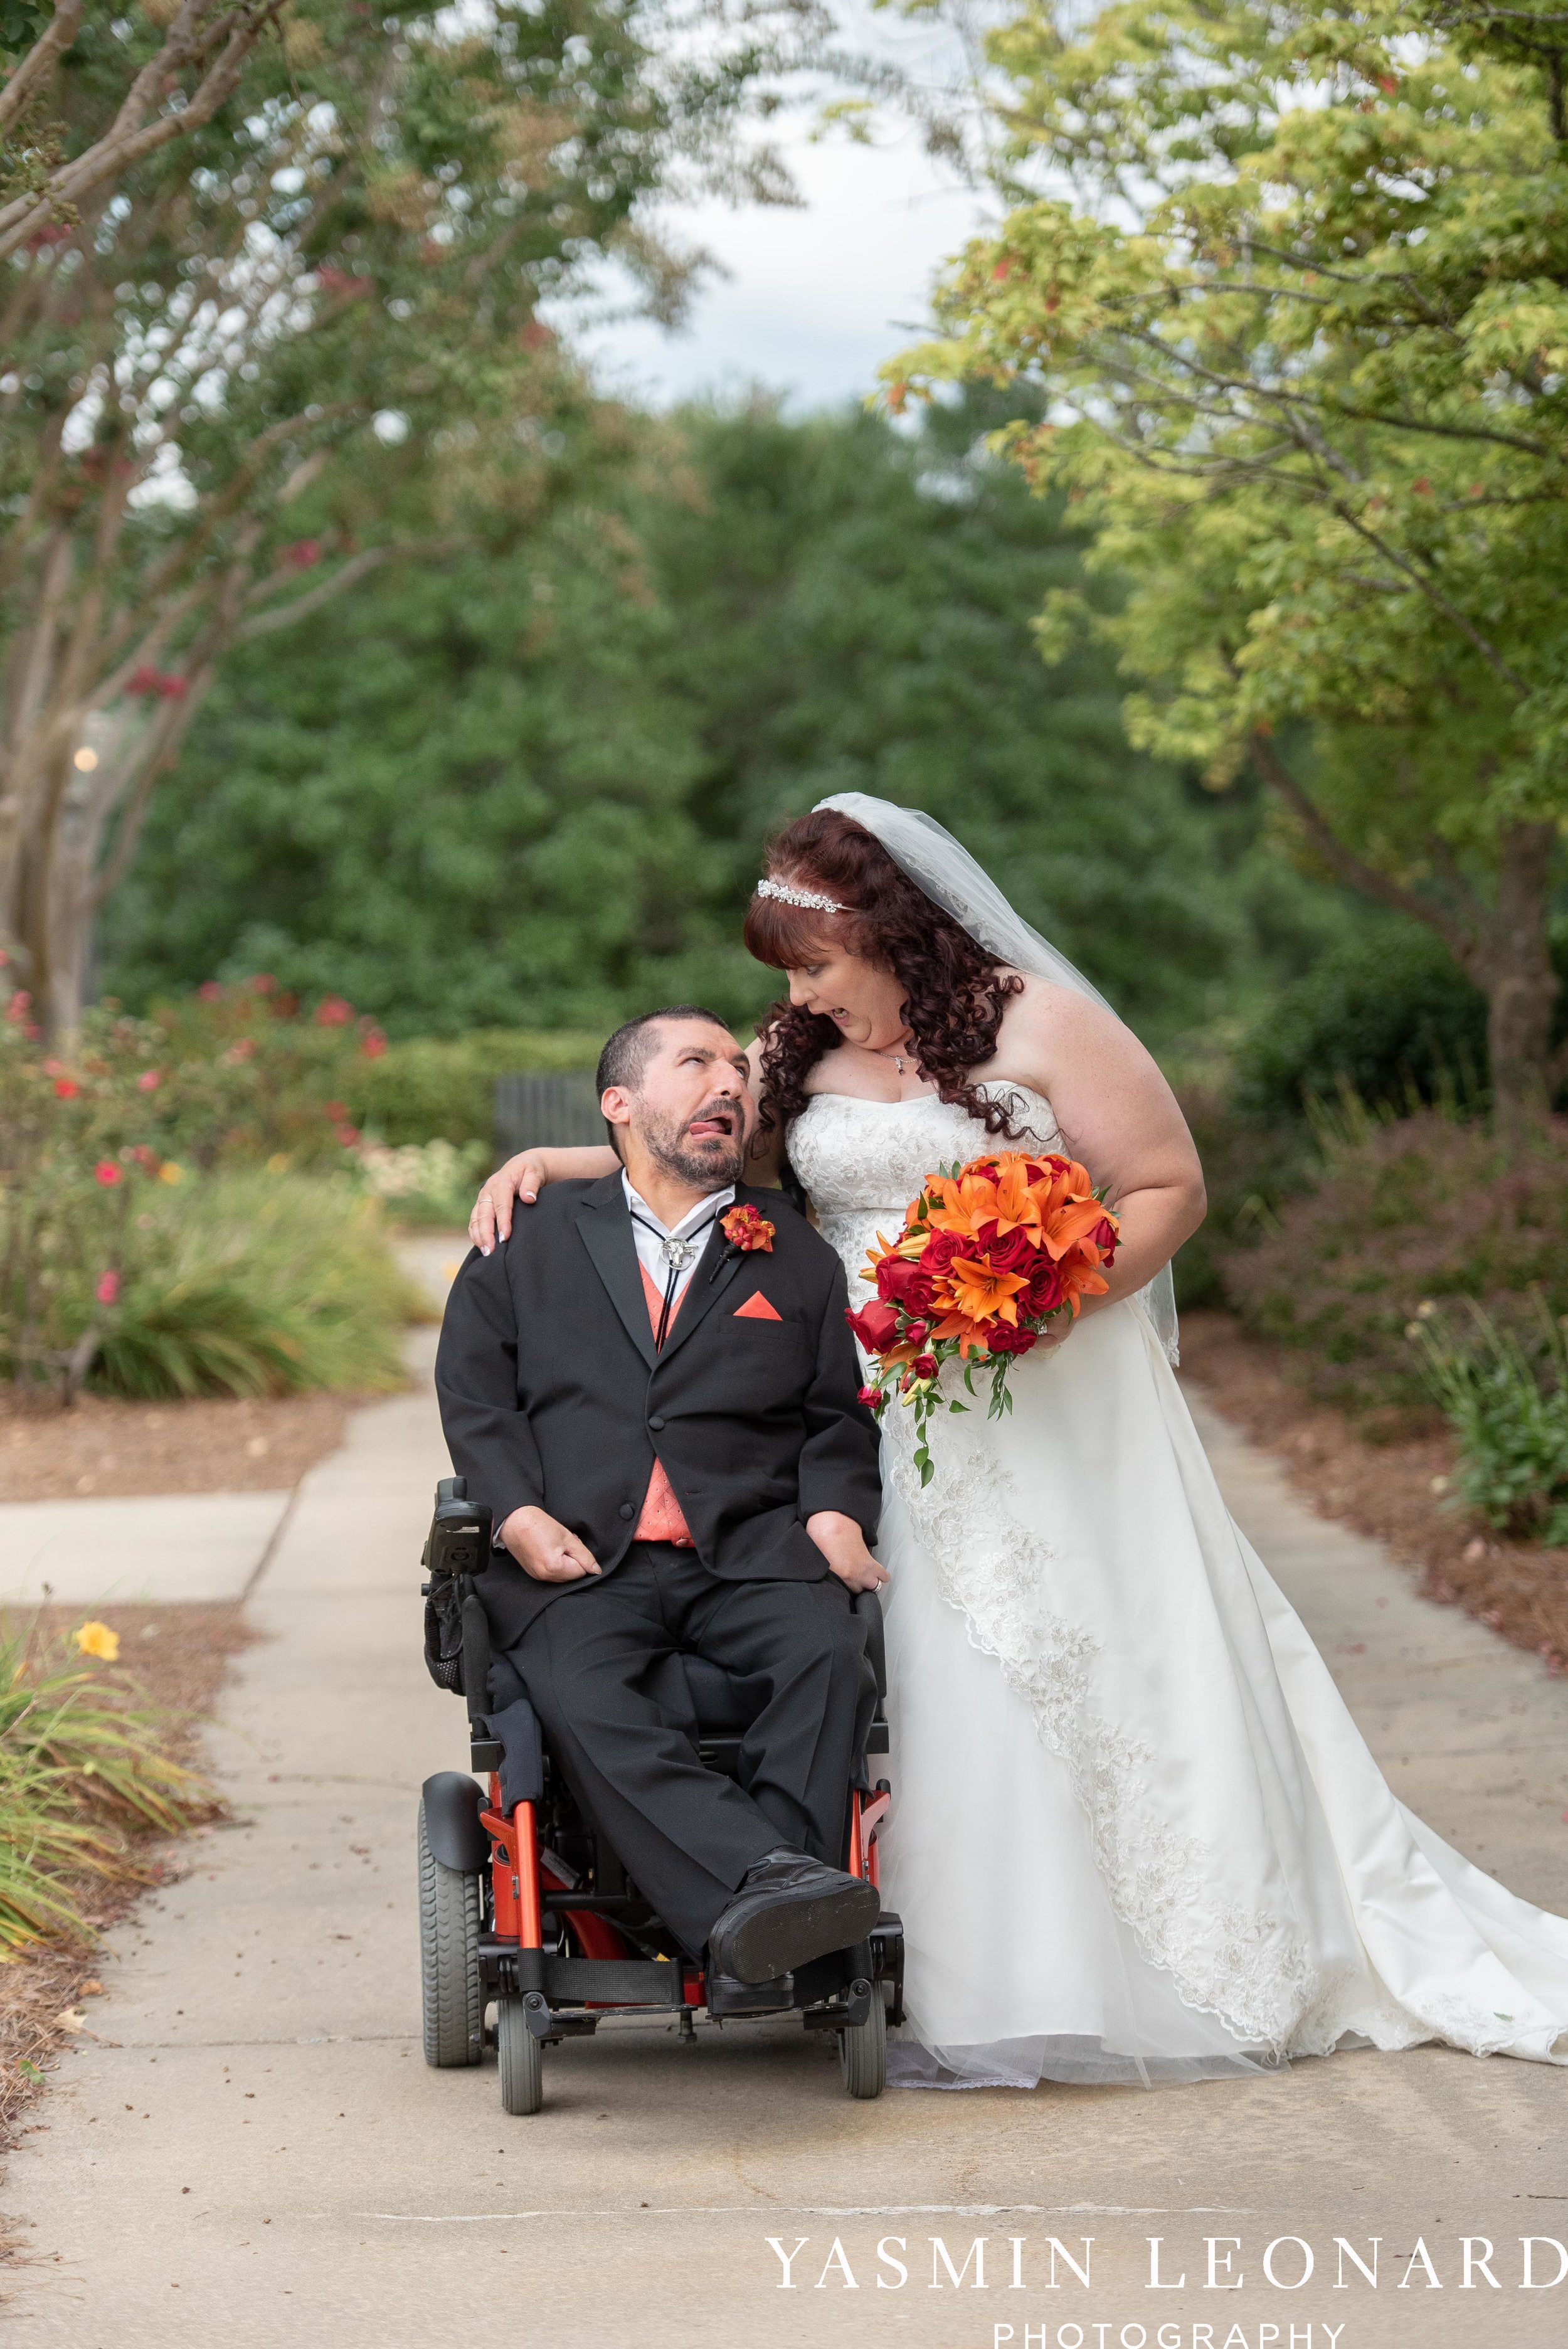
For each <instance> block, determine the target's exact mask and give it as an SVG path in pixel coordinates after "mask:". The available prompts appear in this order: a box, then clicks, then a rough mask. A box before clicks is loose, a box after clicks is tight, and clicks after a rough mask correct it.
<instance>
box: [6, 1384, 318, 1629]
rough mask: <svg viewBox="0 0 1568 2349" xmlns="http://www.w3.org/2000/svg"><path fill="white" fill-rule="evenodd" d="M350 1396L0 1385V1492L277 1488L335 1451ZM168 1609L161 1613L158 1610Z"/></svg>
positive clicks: (39, 1496) (30, 1497) (75, 1496)
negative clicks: (58, 1392)
mask: <svg viewBox="0 0 1568 2349" xmlns="http://www.w3.org/2000/svg"><path fill="white" fill-rule="evenodd" d="M353 1407H354V1397H353V1396H350V1395H337V1394H309V1395H281V1396H276V1397H273V1396H264V1397H262V1398H260V1399H258V1400H257V1401H255V1402H238V1401H235V1400H233V1399H232V1398H230V1397H227V1396H222V1397H213V1398H212V1399H211V1400H207V1401H200V1402H119V1401H118V1400H116V1399H115V1398H113V1397H110V1396H108V1395H94V1394H83V1395H78V1396H77V1399H76V1401H75V1402H73V1403H72V1404H71V1405H70V1406H69V1408H68V1409H67V1410H64V1411H62V1410H61V1409H60V1407H59V1405H58V1404H57V1403H54V1402H50V1403H47V1404H40V1403H37V1402H22V1401H20V1400H18V1398H17V1397H16V1394H15V1390H14V1389H9V1390H8V1389H6V1388H4V1387H0V1498H3V1499H5V1500H7V1501H58V1500H79V1499H82V1498H85V1497H86V1496H88V1495H99V1494H131V1493H276V1492H284V1491H287V1490H291V1489H292V1488H293V1486H294V1485H297V1484H298V1482H299V1480H300V1478H301V1477H302V1476H303V1475H304V1473H305V1470H306V1469H307V1468H314V1467H315V1464H316V1462H317V1461H318V1460H325V1457H326V1455H327V1454H328V1453H329V1452H335V1451H336V1449H337V1447H338V1445H339V1444H341V1443H342V1441H343V1429H344V1422H345V1421H346V1418H347V1416H348V1413H349V1412H350V1411H351V1410H352V1409H353ZM165 1611H167V1610H165Z"/></svg>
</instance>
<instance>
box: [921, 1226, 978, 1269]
mask: <svg viewBox="0 0 1568 2349" xmlns="http://www.w3.org/2000/svg"><path fill="white" fill-rule="evenodd" d="M968 1246H969V1243H968V1240H967V1239H966V1238H965V1237H962V1236H961V1235H960V1234H959V1233H957V1232H933V1233H932V1235H931V1237H930V1238H929V1239H928V1240H927V1241H926V1243H925V1247H924V1250H923V1254H922V1256H921V1259H920V1261H921V1266H922V1268H923V1270H924V1271H926V1272H929V1273H931V1274H933V1275H935V1274H936V1273H939V1272H945V1271H946V1269H947V1268H948V1266H949V1265H950V1264H951V1263H952V1261H953V1259H954V1257H955V1256H962V1255H963V1254H964V1253H965V1250H966V1249H967V1247H968Z"/></svg>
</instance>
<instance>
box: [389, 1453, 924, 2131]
mask: <svg viewBox="0 0 1568 2349" xmlns="http://www.w3.org/2000/svg"><path fill="white" fill-rule="evenodd" d="M489 1547H490V1523H489V1512H488V1511H486V1510H483V1509H476V1508H470V1507H469V1506H468V1504H467V1502H466V1499H465V1497H464V1495H463V1494H462V1490H461V1486H460V1484H459V1480H458V1479H456V1478H454V1479H451V1480H449V1482H447V1483H445V1484H443V1485H441V1486H440V1487H439V1488H438V1504H437V1510H436V1517H435V1521H434V1523H433V1524H432V1526H431V1530H430V1539H429V1541H428V1544H427V1546H426V1550H425V1560H424V1562H425V1564H426V1566H427V1568H428V1570H429V1575H430V1579H429V1581H428V1582H427V1584H426V1586H425V1589H426V1595H427V1598H428V1599H430V1598H432V1594H437V1599H432V1607H431V1612H430V1615H428V1618H427V1628H426V1656H427V1661H428V1663H429V1664H430V1668H431V1671H432V1675H433V1676H434V1677H436V1678H437V1679H438V1682H439V1683H440V1685H442V1686H444V1687H447V1688H451V1689H454V1690H458V1689H460V1690H461V1691H462V1692H464V1693H465V1694H466V1696H467V1700H468V1709H469V1739H470V1753H469V1766H470V1769H471V1770H472V1772H473V1773H474V1774H475V1775H482V1776H483V1777H484V1778H485V1779H486V1782H487V1786H488V1796H489V1799H488V1801H487V1800H485V1799H484V1797H482V1796H481V1795H480V1789H479V1787H478V1786H477V1785H475V1784H474V1778H473V1777H472V1776H464V1775H461V1774H460V1773H458V1772H455V1771H445V1772H440V1773H438V1775H436V1776H435V1777H433V1778H430V1779H428V1780H427V1781H426V1784H425V1786H424V1789H423V1794H422V1797H421V1802H420V1816H419V1866H420V1934H421V1947H422V1956H423V1974H424V2002H425V2054H426V2060H427V2062H428V2063H430V2064H434V2065H436V2066H438V2068H448V2067H449V2066H455V2065H459V2064H473V2063H477V2062H479V2061H480V2058H481V2057H482V2055H483V2053H484V2050H485V2048H486V2046H487V2045H489V2044H494V2045H495V2047H496V2049H497V2053H498V2055H499V2058H500V2085H501V2101H502V2103H503V2105H504V2106H505V2108H506V2109H507V2111H509V2112H512V2113H532V2112H537V2111H538V2110H539V2108H540V2105H541V2103H542V2049H543V2048H544V2047H545V2046H546V2045H551V2044H555V2043H557V2042H559V2041H561V2040H562V2039H568V2038H576V2037H583V2036H586V2035H588V2034H590V2033H593V2031H594V2030H595V2029H596V2028H597V2025H598V2023H599V2022H600V2020H601V2019H602V2018H603V2016H604V2015H606V2014H608V2013H615V2012H622V2013H627V2012H641V2013H645V2014H661V2013H662V2014H666V2015H668V2014H675V2015H676V2016H678V2018H679V2021H680V2026H681V2035H682V2037H683V2039H690V2038H691V2037H692V2036H693V2035H694V2031H693V2017H694V2015H695V2013H696V2011H697V2010H698V2009H700V2008H703V2007H706V2006H707V2004H708V1985H707V1978H706V1975H705V1973H704V1971H703V1969H702V1967H701V1966H700V1965H698V1964H697V1963H696V1962H694V1961H692V1960H691V1959H690V1958H689V1957H687V1956H685V1955H684V1954H682V1955H680V1956H678V1957H672V1956H670V1955H669V1954H668V1953H667V1951H659V1953H658V1954H657V1955H655V1956H653V1957H649V1956H647V1955H645V1954H644V1953H642V1952H641V1951H639V1950H638V1949H637V1947H636V1946H635V1942H634V1939H633V1938H631V1937H630V1936H631V1935H633V1934H635V1935H640V1937H641V1939H642V1940H645V1941H652V1942H653V1943H654V1944H655V1946H656V1945H657V1944H658V1943H659V1942H661V1941H674V1940H675V1937H674V1936H673V1935H671V1934H669V1933H668V1932H667V1931H666V1930H665V1928H664V1927H663V1926H662V1924H661V1923H660V1922H659V1920H657V1919H656V1918H655V1917H654V1916H653V1914H652V1912H651V1911H650V1910H649V1909H647V1908H646V1905H645V1903H644V1902H643V1901H642V1900H641V1899H640V1896H638V1895H637V1894H636V1893H635V1891H634V1889H629V1888H628V1886H627V1882H626V1878H625V1875H624V1869H623V1868H622V1866H621V1862H620V1860H619V1857H618V1856H617V1855H616V1854H614V1852H613V1851H612V1850H611V1849H610V1847H609V1846H608V1845H607V1844H606V1843H605V1842H604V1840H603V1837H601V1836H600V1835H599V1834H598V1833H597V1831H596V1830H595V1829H594V1828H593V1825H592V1822H590V1821H588V1820H585V1819H584V1818H583V1816H582V1815H581V1814H580V1812H579V1811H578V1809H577V1806H576V1805H575V1803H574V1802H573V1798H572V1795H571V1792H570V1789H569V1788H568V1787H567V1786H566V1785H565V1784H564V1782H563V1780H562V1779H561V1778H560V1777H559V1775H557V1773H556V1771H555V1765H554V1764H553V1762H552V1759H551V1757H550V1756H549V1754H548V1753H547V1751H546V1749H545V1747H544V1744H543V1741H542V1735H541V1733H540V1730H539V1725H538V1721H537V1716H536V1715H535V1714H534V1713H533V1711H532V1708H531V1705H530V1704H529V1703H528V1702H527V1698H526V1693H521V1694H520V1696H519V1697H518V1698H517V1699H515V1700H513V1701H512V1702H511V1704H503V1705H502V1707H501V1710H500V1713H491V1712H490V1710H489V1708H490V1703H491V1698H490V1689H491V1686H492V1676H491V1667H492V1658H491V1655H490V1627H489V1623H488V1621H487V1619H486V1617H485V1613H484V1609H483V1607H482V1605H481V1604H480V1599H479V1598H478V1595H477V1593H476V1592H475V1590H474V1588H473V1578H474V1575H475V1574H476V1572H478V1571H479V1570H480V1568H482V1566H483V1564H484V1563H485V1561H486V1559H487V1558H488V1554H489ZM438 1601H439V1602H440V1603H441V1604H444V1608H445V1617H444V1619H445V1622H446V1625H447V1628H448V1630H449V1631H450V1630H452V1629H453V1627H455V1626H458V1625H460V1637H459V1640H458V1643H457V1644H456V1645H455V1646H451V1645H448V1644H445V1643H444V1641H443V1639H442V1638H441V1637H440V1636H438V1637H437V1639H436V1646H435V1650H434V1651H433V1650H432V1644H431V1641H432V1630H431V1621H432V1618H433V1617H435V1616H436V1615H437V1614H438V1612H439V1606H438ZM857 1603H859V1602H857ZM867 1603H868V1604H869V1606H870V1607H871V1608H872V1609H876V1599H875V1595H874V1593H873V1594H870V1595H869V1599H868V1601H867ZM874 1629H875V1633H876V1636H875V1639H874V1640H873V1641H872V1653H873V1656H874V1657H875V1658H876V1659H877V1661H878V1684H879V1697H878V1702H877V1707H876V1713H875V1717H874V1718H873V1720H872V1726H871V1730H870V1733H869V1735H868V1738H867V1742H866V1752H867V1753H868V1754H884V1753H886V1751H887V1750H888V1732H887V1724H886V1722H885V1719H884V1718H883V1716H882V1702H881V1695H880V1689H881V1684H882V1682H881V1669H880V1654H881V1638H880V1634H881V1617H880V1609H878V1610H877V1612H876V1614H875V1617H874ZM502 1661H503V1667H504V1671H506V1672H510V1669H511V1668H510V1666H504V1660H502ZM513 1677H514V1678H515V1676H513ZM516 1685H517V1687H518V1689H519V1691H520V1692H521V1682H517V1683H516ZM697 1743H698V1751H699V1753H700V1754H701V1756H702V1758H703V1760H704V1761H705V1762H706V1763H707V1764H708V1765H709V1767H712V1768H718V1769H725V1768H728V1769H729V1771H731V1772H733V1769H734V1766H735V1760H736V1756H737V1754H738V1744H739V1741H738V1737H737V1736H735V1735H734V1734H733V1733H732V1732H731V1731H728V1730H726V1731H722V1732H709V1731H703V1730H702V1729H700V1728H699V1730H698V1735H697ZM506 1775H511V1785H512V1787H513V1789H514V1790H515V1789H517V1788H518V1787H519V1786H520V1785H526V1786H528V1787H529V1789H530V1792H529V1793H527V1794H524V1795H519V1798H518V1799H516V1800H514V1801H513V1802H511V1805H510V1806H508V1804H507V1803H506V1801H505V1799H504V1796H503V1793H502V1782H503V1777H504V1776H506ZM848 1793H849V1804H848V1820H847V1829H848V1834H847V1845H848V1850H847V1859H846V1865H847V1867H848V1868H849V1871H850V1873H851V1875H853V1876H857V1877H861V1878H865V1879H866V1880H867V1881H868V1882H870V1883H872V1884H873V1885H874V1884H877V1883H878V1882H879V1880H880V1879H879V1866H878V1860H879V1854H878V1848H877V1847H878V1841H879V1838H880V1836H881V1833H882V1828H883V1826H885V1824H886V1821H887V1817H888V1812H889V1808H890V1805H891V1802H892V1789H891V1787H890V1786H889V1785H888V1782H887V1780H886V1779H885V1778H883V1779H879V1780H878V1781H877V1782H876V1783H875V1785H872V1782H871V1780H870V1778H869V1776H868V1775H867V1770H866V1766H865V1761H864V1758H863V1757H862V1760H861V1764H860V1766H859V1769H858V1771H857V1775H856V1779H855V1782H854V1783H853V1784H852V1785H851V1787H850V1788H849V1789H848ZM541 1806H544V1809H545V1813H546V1817H547V1820H548V1822H549V1825H550V1830H551V1832H552V1834H554V1835H556V1836H557V1837H559V1838H560V1839H562V1840H564V1841H565V1843H566V1844H567V1846H568V1847H569V1848H571V1849H573V1851H576V1850H577V1849H578V1848H579V1847H581V1848H582V1849H583V1851H584V1853H585V1854H586V1855H587V1857H586V1860H585V1865H586V1867H587V1868H588V1875H587V1877H586V1878H584V1877H582V1876H579V1875H577V1874H576V1873H575V1871H574V1869H573V1865H572V1863H571V1862H569V1861H567V1860H563V1859H562V1858H561V1857H559V1856H558V1854H557V1853H556V1852H555V1851H554V1850H552V1848H551V1847H549V1846H548V1845H546V1844H545V1843H544V1842H543V1841H542V1834H541V1826H542V1820H541ZM585 1884H586V1885H588V1886H590V1887H591V1889H583V1887H584V1885H585ZM617 1917H619V1918H620V1919H621V1920H623V1922H625V1923H627V1925H628V1931H623V1930H621V1927H620V1925H619V1924H617V1922H616V1919H617ZM676 1947H677V1949H678V1943H677V1944H676ZM784 1988H785V1992H786V1994H787V1995H786V2000H785V2002H784V2003H783V2004H782V2005H780V2004H778V2003H765V2002H762V2001H759V2002H758V2006H757V2007H756V2009H755V2010H752V2012H755V2013H757V2014H759V2015H760V2014H769V2015H772V2016H777V2015H778V2014H779V2013H788V2012H790V2011H794V2012H796V2013H799V2015H800V2018H801V2021H802V2023H804V2025H805V2027H806V2028H807V2029H808V2030H813V2031H825V2030H830V2031H834V2032H836V2033H838V2037H839V2048H840V2055H841V2065H842V2071H843V2078H844V2085H845V2087H846V2088H847V2090H848V2092H849V2093H850V2094H851V2095H853V2096H858V2097H870V2096H876V2095H881V2093H882V2087H883V2085H884V2084H885V2080H886V2044H887V2027H888V2025H889V2024H890V2023H901V2022H902V2021H903V1926H902V1924H901V1922H900V1920H899V1919H898V1918H897V1917H896V1916H894V1915H892V1913H891V1912H889V1911H886V1910H884V1911H883V1912H882V1915H881V1916H880V1917H879V1918H878V1920H877V1922H876V1924H875V1925H874V1926H873V1927H872V1931H871V1934H870V1935H869V1937H868V1938H867V1940H864V1941H861V1942H860V1943H858V1944H857V1945H856V1946H855V1947H854V1948H852V1949H850V1950H847V1951H835V1952H833V1953H832V1954H831V1955H830V1956H829V1957H826V1958H819V1959H814V1960H812V1961H810V1963H809V1964H807V1965H805V1966H802V1967H800V1968H799V1969H798V1970H797V1971H796V1972H795V1973H794V1974H792V1975H790V1976H789V1977H787V1978H786V1982H785V1985H784ZM884 1991H885V1992H886V1993H888V1994H887V1995H884ZM491 2000H493V2001H494V2002H495V2010H496V2022H495V2026H494V2030H493V2032H488V2031H487V2030H486V2029H485V2025H484V2013H485V2009H486V2006H487V2004H488V2002H490V2001H491ZM710 2012H711V2010H710ZM716 2019H717V2020H721V2021H730V2020H735V2021H740V2020H746V2019H749V2014H748V2015H741V2014H738V2013H735V2012H734V2011H733V2009H732V2008H731V2007H730V2006H728V2005H727V2007H726V2009H725V2012H724V2013H723V2014H722V2015H720V2016H718V2017H717V2018H716Z"/></svg>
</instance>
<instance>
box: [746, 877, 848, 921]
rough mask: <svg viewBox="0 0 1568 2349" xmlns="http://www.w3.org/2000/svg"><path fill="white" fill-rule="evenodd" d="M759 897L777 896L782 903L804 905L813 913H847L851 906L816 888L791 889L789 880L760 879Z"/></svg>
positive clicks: (758, 886)
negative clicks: (823, 893) (827, 895)
mask: <svg viewBox="0 0 1568 2349" xmlns="http://www.w3.org/2000/svg"><path fill="white" fill-rule="evenodd" d="M757 895H758V896H759V897H776V898H777V899H778V900H779V904H780V905H804V906H805V908H806V910H807V912H808V913H811V914H847V913H848V912H849V910H850V909H849V907H848V906H847V905H840V903H839V901H838V899H837V898H836V897H824V896H823V895H821V894H820V891H818V890H816V889H791V887H790V886H789V883H788V882H787V881H759V882H758V885H757Z"/></svg>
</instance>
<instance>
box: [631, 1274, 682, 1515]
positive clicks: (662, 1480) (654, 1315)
mask: <svg viewBox="0 0 1568 2349" xmlns="http://www.w3.org/2000/svg"><path fill="white" fill-rule="evenodd" d="M637 1269H638V1271H639V1272H640V1273H641V1274H642V1276H643V1294H644V1296H645V1298H646V1299H647V1300H648V1323H649V1327H650V1328H651V1329H652V1330H654V1331H655V1334H656V1333H657V1330H658V1326H659V1316H660V1314H661V1313H662V1312H663V1311H664V1309H665V1300H664V1296H663V1293H662V1291H661V1290H660V1289H659V1288H656V1287H655V1282H654V1277H653V1275H652V1273H650V1271H649V1270H648V1268H647V1266H646V1265H645V1264H644V1263H643V1262H642V1261H641V1259H640V1258H639V1260H638V1265H637ZM690 1287H691V1282H690V1281H689V1280H688V1281H687V1283H686V1288H683V1289H682V1291H681V1293H680V1295H679V1297H678V1298H677V1299H676V1302H675V1307H674V1310H673V1311H672V1312H671V1314H670V1328H671V1329H674V1327H675V1320H676V1314H677V1313H678V1312H679V1311H680V1309H681V1307H682V1306H683V1305H684V1304H685V1303H686V1290H687V1289H689V1288H690ZM668 1334H669V1333H668V1331H667V1330H666V1332H665V1336H666V1337H667V1336H668ZM632 1539H633V1540H634V1541H645V1542H655V1541H656V1542H673V1543H674V1544H675V1546H676V1549H695V1548H696V1543H695V1542H694V1541H693V1539H692V1537H691V1532H690V1529H689V1527H688V1526H687V1525H686V1517H685V1515H684V1514H683V1512H682V1509H681V1505H680V1503H679V1502H678V1501H677V1500H676V1495H675V1487H674V1485H672V1484H671V1483H670V1480H669V1478H668V1477H667V1476H666V1475H665V1464H664V1462H663V1461H662V1460H660V1459H659V1458H658V1457H657V1456H656V1455H655V1460H654V1473H653V1475H651V1476H650V1477H649V1479H648V1489H647V1491H646V1492H645V1494H644V1495H643V1513H642V1515H641V1516H640V1517H639V1518H638V1519H637V1524H636V1529H635V1531H634V1534H633V1536H632Z"/></svg>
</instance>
